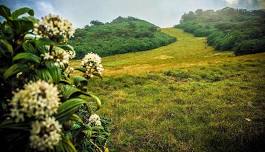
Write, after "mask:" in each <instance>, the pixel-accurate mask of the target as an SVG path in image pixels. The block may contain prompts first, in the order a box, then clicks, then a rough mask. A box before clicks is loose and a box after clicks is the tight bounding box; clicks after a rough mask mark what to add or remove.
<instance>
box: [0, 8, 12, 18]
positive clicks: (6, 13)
mask: <svg viewBox="0 0 265 152" xmlns="http://www.w3.org/2000/svg"><path fill="white" fill-rule="evenodd" d="M0 15H1V16H3V17H4V18H6V19H8V18H9V17H10V16H11V12H10V9H9V8H7V7H6V6H4V5H0Z"/></svg>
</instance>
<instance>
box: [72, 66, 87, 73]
mask: <svg viewBox="0 0 265 152" xmlns="http://www.w3.org/2000/svg"><path fill="white" fill-rule="evenodd" d="M75 70H78V71H81V72H86V68H84V67H79V68H75Z"/></svg>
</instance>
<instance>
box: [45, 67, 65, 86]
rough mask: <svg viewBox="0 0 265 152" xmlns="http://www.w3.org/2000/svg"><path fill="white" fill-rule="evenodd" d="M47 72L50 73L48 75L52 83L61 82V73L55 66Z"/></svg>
mask: <svg viewBox="0 0 265 152" xmlns="http://www.w3.org/2000/svg"><path fill="white" fill-rule="evenodd" d="M48 71H49V72H50V75H51V77H52V80H53V82H54V83H58V82H59V81H60V80H61V77H62V72H61V69H60V68H59V67H57V66H52V67H49V68H48Z"/></svg>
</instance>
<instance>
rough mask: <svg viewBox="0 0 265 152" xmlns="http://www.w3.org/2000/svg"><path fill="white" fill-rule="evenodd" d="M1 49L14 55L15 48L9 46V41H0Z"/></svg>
mask: <svg viewBox="0 0 265 152" xmlns="http://www.w3.org/2000/svg"><path fill="white" fill-rule="evenodd" d="M0 45H1V48H2V49H4V50H3V51H4V52H6V51H7V52H9V53H10V54H11V55H12V54H13V47H12V45H11V44H9V42H8V41H6V40H3V39H1V40H0Z"/></svg>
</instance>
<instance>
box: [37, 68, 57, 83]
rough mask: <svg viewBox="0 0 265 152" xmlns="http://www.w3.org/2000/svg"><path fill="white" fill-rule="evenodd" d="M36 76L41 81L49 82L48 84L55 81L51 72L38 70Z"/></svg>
mask: <svg viewBox="0 0 265 152" xmlns="http://www.w3.org/2000/svg"><path fill="white" fill-rule="evenodd" d="M36 76H37V78H36V79H41V80H44V81H48V82H52V81H53V79H52V76H51V74H50V72H49V70H47V69H40V70H36Z"/></svg>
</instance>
